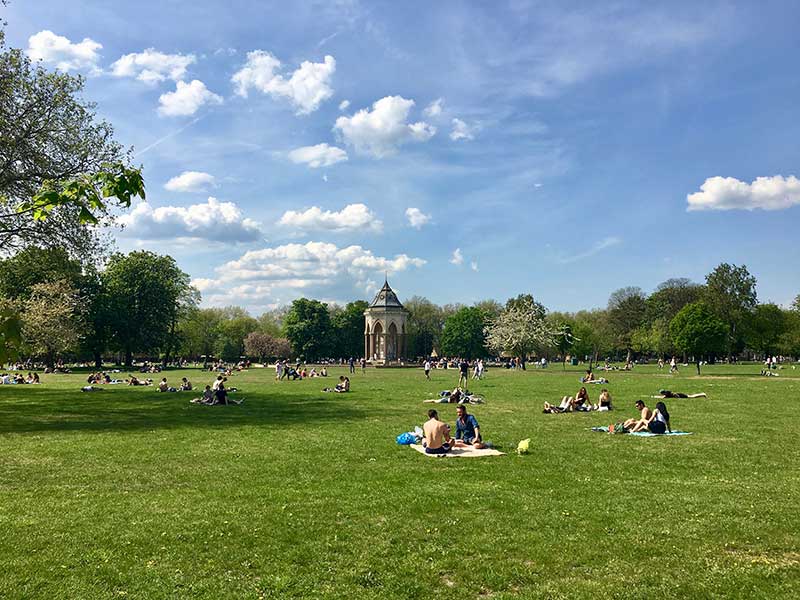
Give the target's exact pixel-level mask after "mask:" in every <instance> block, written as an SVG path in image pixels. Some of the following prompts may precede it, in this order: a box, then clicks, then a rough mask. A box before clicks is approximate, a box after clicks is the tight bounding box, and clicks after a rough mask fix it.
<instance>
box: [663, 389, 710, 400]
mask: <svg viewBox="0 0 800 600" xmlns="http://www.w3.org/2000/svg"><path fill="white" fill-rule="evenodd" d="M650 397H651V398H661V399H664V398H708V394H706V393H705V392H700V393H699V394H684V393H683V392H670V391H669V390H658V396H650Z"/></svg>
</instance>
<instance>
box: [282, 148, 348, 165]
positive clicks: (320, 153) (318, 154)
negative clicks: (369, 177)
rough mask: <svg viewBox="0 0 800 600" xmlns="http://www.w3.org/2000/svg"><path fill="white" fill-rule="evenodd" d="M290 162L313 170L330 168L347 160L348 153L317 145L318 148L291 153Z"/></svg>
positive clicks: (296, 150) (339, 149) (299, 149)
mask: <svg viewBox="0 0 800 600" xmlns="http://www.w3.org/2000/svg"><path fill="white" fill-rule="evenodd" d="M289 160H291V161H292V162H293V163H296V164H306V165H308V166H309V167H311V168H312V169H316V168H318V167H330V166H331V165H335V164H336V163H338V162H342V161H343V160H347V152H345V151H344V150H342V149H341V148H337V147H336V146H329V145H328V144H317V145H316V146H303V147H302V148H295V149H294V150H292V151H291V152H289Z"/></svg>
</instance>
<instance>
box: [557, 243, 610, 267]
mask: <svg viewBox="0 0 800 600" xmlns="http://www.w3.org/2000/svg"><path fill="white" fill-rule="evenodd" d="M621 243H622V240H621V239H620V238H618V237H614V236H610V237H607V238H603V239H602V240H600V241H599V242H597V243H596V244H595V245H594V246H592V247H591V248H589V249H588V250H586V251H585V252H581V253H580V254H575V255H573V256H565V257H561V258H559V259H558V262H559V263H561V264H568V263H573V262H577V261H579V260H583V259H585V258H589V257H590V256H594V255H595V254H597V253H598V252H602V251H603V250H605V249H606V248H611V247H612V246H616V245H618V244H621Z"/></svg>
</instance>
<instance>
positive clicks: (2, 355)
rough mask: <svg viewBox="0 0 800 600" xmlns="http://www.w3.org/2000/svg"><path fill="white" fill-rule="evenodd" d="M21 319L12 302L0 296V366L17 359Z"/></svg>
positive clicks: (20, 336)
mask: <svg viewBox="0 0 800 600" xmlns="http://www.w3.org/2000/svg"><path fill="white" fill-rule="evenodd" d="M21 345H22V319H20V316H19V311H18V310H17V308H16V307H15V306H14V304H13V302H11V301H10V300H8V299H7V298H3V297H2V296H0V365H4V364H6V363H7V362H9V361H12V360H16V359H17V358H18V357H19V348H20V346H21Z"/></svg>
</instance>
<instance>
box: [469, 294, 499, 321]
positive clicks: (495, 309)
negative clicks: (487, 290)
mask: <svg viewBox="0 0 800 600" xmlns="http://www.w3.org/2000/svg"><path fill="white" fill-rule="evenodd" d="M473 306H474V307H475V308H477V309H479V310H481V312H483V316H484V317H486V320H487V321H491V320H492V319H496V318H497V317H498V316H499V315H500V313H501V312H503V305H502V304H500V303H499V302H498V301H497V300H491V299H489V300H479V301H478V302H476V303H475V304H473Z"/></svg>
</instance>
